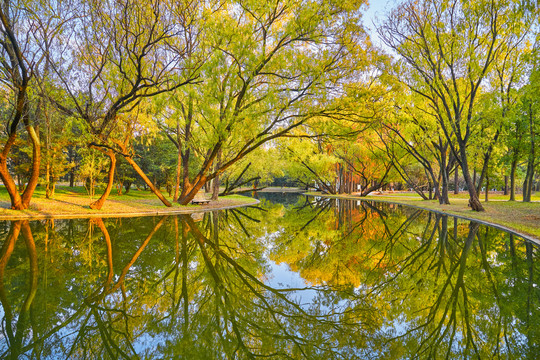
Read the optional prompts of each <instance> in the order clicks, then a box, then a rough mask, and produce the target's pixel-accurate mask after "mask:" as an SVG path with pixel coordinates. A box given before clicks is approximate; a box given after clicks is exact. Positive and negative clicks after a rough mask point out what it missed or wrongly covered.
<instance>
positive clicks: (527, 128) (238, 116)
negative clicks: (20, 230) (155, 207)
mask: <svg viewBox="0 0 540 360" xmlns="http://www.w3.org/2000/svg"><path fill="white" fill-rule="evenodd" d="M361 6H362V3H361V2H357V1H341V2H328V1H315V0H314V1H307V2H301V3H298V2H295V1H279V2H276V3H274V4H268V3H267V2H265V1H245V0H238V1H227V2H222V1H219V2H218V1H216V2H214V1H203V0H200V1H191V0H189V1H188V0H186V1H180V2H179V1H169V0H154V1H150V2H144V3H142V2H138V1H132V0H123V1H111V2H108V1H105V2H103V1H95V0H62V1H55V2H51V1H43V2H35V1H28V0H20V1H18V2H13V1H7V0H5V1H4V2H3V6H2V7H1V9H0V18H1V19H0V20H2V22H1V25H2V26H1V29H0V30H1V31H2V44H1V45H2V48H1V50H2V59H3V61H2V62H1V70H2V71H1V76H2V86H1V89H2V92H3V93H4V96H3V97H2V104H1V110H2V113H3V121H4V125H5V133H4V134H2V150H1V153H0V178H1V180H2V182H3V183H4V185H5V187H6V189H7V191H8V193H9V194H10V197H11V204H12V208H14V209H25V208H27V207H28V205H29V203H30V200H31V198H32V195H33V192H34V190H35V187H36V186H37V185H38V184H39V183H42V184H44V185H45V187H46V190H47V191H46V194H47V196H48V197H52V196H53V195H54V183H55V181H57V179H58V178H59V176H61V175H62V174H65V173H67V172H69V174H70V177H71V181H72V182H73V177H74V175H75V173H77V174H78V175H79V177H81V178H84V180H85V182H86V184H88V188H89V189H93V188H94V184H96V183H97V182H99V180H100V179H105V178H107V182H106V185H105V189H104V191H103V193H102V195H101V197H100V198H99V199H98V200H97V201H95V202H93V203H92V204H91V207H92V208H97V209H99V208H101V206H103V203H104V201H105V200H106V199H107V197H108V196H109V194H110V192H111V191H112V189H113V187H114V183H115V179H116V184H117V186H118V188H119V189H120V190H121V188H122V186H125V188H126V191H127V190H128V189H129V186H130V184H131V183H133V181H134V180H135V179H139V181H140V182H142V183H144V186H145V187H148V188H149V189H151V190H152V191H153V192H154V193H155V194H156V196H158V197H159V198H160V200H161V201H162V202H163V204H164V205H166V206H170V205H171V203H170V200H169V199H167V198H166V197H165V196H164V195H163V194H162V193H161V191H160V185H167V188H168V190H169V193H170V194H171V195H172V200H173V201H178V202H180V203H181V204H187V203H189V201H191V199H193V197H194V196H195V194H196V193H197V192H198V191H200V190H201V189H202V188H203V187H206V190H207V191H211V192H212V193H213V198H216V197H217V196H218V195H219V193H220V191H221V192H222V193H230V192H233V191H234V189H235V188H236V187H238V186H242V185H245V184H247V183H250V184H254V187H258V186H259V184H260V182H262V181H264V180H266V179H268V178H271V177H279V176H283V175H286V176H288V177H289V178H294V179H296V180H297V181H299V182H300V183H303V184H304V185H306V186H315V187H317V188H319V189H321V190H323V191H326V192H330V193H335V192H353V191H358V190H360V191H361V193H362V194H363V195H367V194H368V193H369V192H371V191H373V190H376V189H378V188H380V187H381V186H384V185H386V184H389V183H391V182H402V183H405V184H406V186H407V187H408V188H413V189H414V190H416V191H417V192H418V193H419V194H420V195H421V196H422V197H424V198H431V197H432V196H434V197H436V198H438V199H439V201H440V202H441V203H448V202H449V200H448V191H449V188H450V184H451V183H452V181H451V179H450V178H451V176H452V175H453V176H454V184H457V182H458V181H457V179H458V174H459V173H461V174H462V175H461V176H462V179H463V182H464V186H463V187H464V188H465V189H467V191H468V192H469V197H470V204H471V207H472V208H473V209H474V210H482V205H481V203H480V201H479V198H478V193H479V191H480V189H481V188H482V187H485V188H486V189H489V187H490V184H493V183H494V180H493V179H494V177H495V176H498V177H500V178H502V177H506V180H507V181H508V179H509V181H510V189H511V198H512V199H514V198H515V188H516V186H515V180H516V174H517V173H519V172H520V171H523V173H524V176H523V178H524V184H523V192H524V200H525V201H529V200H530V197H531V193H532V189H533V184H534V182H535V174H536V173H537V171H538V161H537V160H536V159H535V158H536V148H537V141H536V140H535V139H536V134H537V133H538V130H539V126H540V120H539V118H540V116H539V115H538V107H539V103H538V96H537V94H538V93H539V89H538V81H536V80H537V78H538V76H540V75H539V71H538V62H539V56H538V44H539V40H538V11H537V9H536V8H535V7H534V6H533V5H532V4H529V3H528V2H523V1H506V0H504V1H503V0H499V1H483V0H479V1H474V2H464V1H461V0H454V1H452V2H443V1H440V0H425V1H422V2H412V1H406V2H403V3H402V4H401V5H399V6H397V7H396V8H395V9H393V10H392V11H391V12H390V13H389V14H387V15H386V16H385V17H384V18H383V19H381V20H380V21H378V25H377V32H378V37H379V38H380V39H381V41H382V42H383V43H384V46H385V51H386V53H387V54H384V51H383V50H376V49H374V47H373V46H372V44H371V42H370V39H369V37H368V36H367V34H366V33H365V31H364V29H363V27H362V24H361V13H360V11H361ZM270 164H273V165H272V166H270ZM269 168H272V169H269ZM476 173H478V176H476ZM15 174H16V175H17V177H19V181H18V183H19V185H21V183H23V184H25V186H24V189H17V186H16V184H17V182H16V181H15V180H14V178H13V177H14V175H15ZM105 175H106V176H105ZM224 177H225V178H224ZM221 184H225V190H223V189H222V188H221V189H220V185H221ZM457 187H458V186H457V185H456V186H455V188H456V189H457ZM426 191H429V195H428V194H426V193H425V192H426ZM432 193H433V194H432Z"/></svg>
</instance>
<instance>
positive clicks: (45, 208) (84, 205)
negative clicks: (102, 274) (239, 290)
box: [0, 186, 256, 218]
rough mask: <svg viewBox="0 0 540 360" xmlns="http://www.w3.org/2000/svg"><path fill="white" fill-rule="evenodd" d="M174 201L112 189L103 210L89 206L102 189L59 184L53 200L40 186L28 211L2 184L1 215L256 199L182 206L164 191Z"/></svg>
mask: <svg viewBox="0 0 540 360" xmlns="http://www.w3.org/2000/svg"><path fill="white" fill-rule="evenodd" d="M163 195H164V196H165V198H167V199H168V200H169V201H170V202H171V204H172V208H168V207H166V206H165V205H163V203H162V202H161V201H160V200H159V199H158V198H157V197H156V196H155V195H154V194H153V193H152V192H151V191H149V190H148V191H145V190H139V189H136V188H134V189H131V190H130V191H129V193H127V194H121V195H119V194H118V192H117V191H116V189H113V191H112V192H111V194H110V196H109V198H108V199H107V201H106V202H105V204H104V206H103V208H102V209H101V210H93V209H90V207H89V205H90V203H92V202H93V201H95V200H97V199H98V198H99V197H100V196H101V192H96V194H95V196H94V197H92V198H91V197H90V196H89V195H88V193H87V191H86V189H85V188H84V187H83V186H76V187H73V188H71V187H69V186H57V187H56V191H55V194H54V198H53V199H46V197H45V188H44V187H37V188H36V191H35V192H34V195H33V197H32V201H31V203H30V208H29V209H28V210H23V211H20V210H11V209H10V205H11V203H10V198H9V195H8V193H7V191H6V189H5V188H4V187H0V217H4V218H9V217H11V216H28V217H39V216H50V217H54V216H55V215H62V216H67V215H74V216H79V215H80V216H85V215H92V216H95V215H100V214H103V215H109V216H111V215H114V214H129V213H133V214H139V213H158V212H159V213H165V212H167V211H171V210H173V211H184V210H185V211H187V212H189V211H193V210H210V209H212V208H220V207H224V206H225V207H226V206H235V205H242V204H249V203H253V202H255V201H256V200H254V199H252V198H248V197H245V196H241V195H230V196H224V197H220V198H219V201H218V202H212V203H210V204H207V205H204V206H202V205H180V204H178V203H176V202H172V198H171V197H169V196H168V194H167V193H163Z"/></svg>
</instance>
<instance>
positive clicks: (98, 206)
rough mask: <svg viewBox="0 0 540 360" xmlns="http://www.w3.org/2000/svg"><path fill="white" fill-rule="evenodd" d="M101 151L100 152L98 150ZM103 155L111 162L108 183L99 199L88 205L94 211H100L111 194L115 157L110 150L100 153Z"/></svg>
mask: <svg viewBox="0 0 540 360" xmlns="http://www.w3.org/2000/svg"><path fill="white" fill-rule="evenodd" d="M100 151H101V150H100ZM102 152H103V153H104V154H105V155H107V156H108V157H109V159H110V160H111V162H110V166H109V181H108V182H107V187H106V188H105V191H104V192H103V194H101V197H100V198H99V199H97V200H96V201H94V202H93V203H91V204H90V208H91V209H94V210H100V209H101V208H102V207H103V204H104V203H105V200H107V198H108V197H109V194H110V193H111V190H112V188H113V185H114V171H115V169H116V155H115V154H114V152H113V151H112V150H109V151H106V152H105V151H102Z"/></svg>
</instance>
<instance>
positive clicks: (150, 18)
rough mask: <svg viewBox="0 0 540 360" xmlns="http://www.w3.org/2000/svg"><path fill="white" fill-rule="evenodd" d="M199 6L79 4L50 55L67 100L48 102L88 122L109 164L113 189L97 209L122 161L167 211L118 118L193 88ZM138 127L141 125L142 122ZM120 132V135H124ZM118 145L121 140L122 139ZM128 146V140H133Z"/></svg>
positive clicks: (91, 0) (92, 0) (93, 0)
mask: <svg viewBox="0 0 540 360" xmlns="http://www.w3.org/2000/svg"><path fill="white" fill-rule="evenodd" d="M197 4H198V3H197V2H194V1H165V0H153V1H148V2H142V1H133V0H124V1H104V2H103V1H98V0H77V1H75V2H74V4H73V6H74V9H73V20H72V21H71V22H70V23H69V27H67V29H68V30H69V31H68V30H66V32H65V34H64V37H63V38H62V41H61V42H58V43H57V44H56V45H55V47H54V48H53V51H52V52H51V53H50V58H49V60H50V63H51V65H52V67H53V68H54V70H55V73H56V75H57V79H58V85H59V86H61V87H62V88H63V89H64V92H63V93H61V94H56V95H52V96H49V98H50V99H51V100H52V101H53V102H54V103H55V104H56V105H57V106H58V107H59V108H60V109H62V110H63V111H64V112H65V113H67V114H68V115H71V116H74V117H77V118H80V119H82V120H84V122H85V123H86V125H87V127H88V129H89V133H90V135H91V137H90V138H89V141H88V145H89V146H91V147H93V148H95V149H97V150H99V151H101V152H103V153H104V154H105V155H107V156H108V157H109V158H110V168H109V180H108V183H107V187H106V189H105V191H104V193H103V195H102V196H101V198H100V199H98V200H97V201H96V202H94V203H92V204H91V205H90V207H91V208H94V209H100V208H101V206H103V203H104V201H105V199H106V198H107V196H108V195H109V193H110V191H111V190H112V187H113V181H114V171H115V164H116V156H117V155H121V156H123V157H124V158H126V159H127V160H128V162H130V164H131V165H133V166H134V167H135V170H136V171H137V172H138V173H139V175H141V177H142V178H143V179H144V180H145V182H147V184H148V185H149V186H150V188H151V189H152V190H153V191H154V193H155V194H156V195H157V196H158V197H159V198H160V200H161V201H162V202H163V203H164V204H165V205H167V206H171V204H170V203H169V201H168V200H167V199H165V197H164V196H163V195H162V194H161V193H160V192H159V190H158V189H157V188H156V187H155V186H153V184H152V183H151V182H150V180H148V178H147V177H146V176H145V175H144V173H142V171H141V170H140V168H138V167H137V165H136V163H135V162H134V161H133V159H132V157H133V154H132V153H131V152H127V151H126V147H123V146H120V145H124V144H125V135H126V131H129V127H131V128H133V127H135V126H134V125H133V124H130V125H129V124H128V125H129V126H127V128H128V129H127V128H126V125H125V124H120V122H119V115H121V114H123V113H132V112H133V111H134V110H137V108H138V106H139V105H140V104H141V102H142V101H143V100H145V99H150V98H153V97H155V96H156V95H159V94H162V93H166V92H169V91H172V90H175V89H178V88H179V87H181V86H184V85H186V84H189V83H190V82H193V81H194V80H195V78H196V77H197V75H196V66H193V67H191V66H190V65H187V63H188V62H187V61H186V58H187V55H188V53H189V52H190V49H192V48H193V47H194V46H196V41H197V40H196V37H197V33H196V30H194V29H193V28H192V27H194V26H195V25H194V24H195V20H194V19H195V17H196V14H197ZM135 120H136V119H135ZM119 133H120V134H119ZM115 138H116V140H115ZM128 140H129V139H128Z"/></svg>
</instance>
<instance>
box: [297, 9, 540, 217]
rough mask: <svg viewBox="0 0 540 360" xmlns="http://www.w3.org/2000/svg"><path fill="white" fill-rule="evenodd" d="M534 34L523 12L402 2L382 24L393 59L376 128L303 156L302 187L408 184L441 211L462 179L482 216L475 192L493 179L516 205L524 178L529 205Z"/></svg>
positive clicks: (530, 16) (536, 121) (375, 96)
mask: <svg viewBox="0 0 540 360" xmlns="http://www.w3.org/2000/svg"><path fill="white" fill-rule="evenodd" d="M538 27H539V24H538V9H537V8H535V6H534V5H532V4H530V5H527V3H526V2H512V1H474V2H464V1H460V0H454V1H451V2H446V1H438V0H426V1H421V2H413V1H406V2H403V3H402V4H401V5H399V6H397V7H396V8H395V9H393V10H392V11H391V12H390V13H389V14H388V15H387V16H386V17H385V18H384V19H382V20H380V21H379V22H378V25H377V32H378V35H379V38H380V39H381V40H382V42H383V43H384V44H385V46H386V49H387V51H388V52H389V53H391V55H392V56H391V57H390V58H391V61H388V62H380V65H381V68H380V71H379V73H378V74H379V77H378V78H377V80H376V81H374V82H373V83H372V84H371V87H370V88H369V89H368V90H366V91H369V93H370V95H371V97H372V101H370V102H368V103H369V104H370V106H371V107H372V109H373V104H376V105H375V109H374V110H373V111H374V112H373V113H374V119H375V121H374V122H372V124H371V127H370V128H369V129H368V130H367V131H366V130H365V129H364V130H362V131H360V135H358V133H357V132H358V131H354V130H358V128H349V129H348V130H349V132H343V131H341V132H339V133H337V134H336V133H335V132H334V136H333V137H327V138H325V142H324V144H321V140H320V139H317V142H311V144H310V145H308V146H311V150H309V151H307V152H306V151H304V155H303V157H302V155H297V156H298V157H300V164H302V165H303V166H302V170H301V171H299V173H301V174H302V175H301V176H300V177H301V178H302V177H303V179H304V180H303V181H304V182H313V181H314V182H315V183H317V184H318V185H317V186H318V187H319V188H320V189H322V190H324V191H327V192H332V193H335V192H349V191H350V190H349V189H350V188H351V187H352V188H354V191H357V190H358V188H357V184H358V185H361V187H360V188H361V189H362V194H364V195H365V194H367V193H369V192H370V191H372V190H374V189H376V188H379V187H381V186H384V185H385V184H389V183H391V182H396V181H401V182H404V183H406V186H407V187H408V188H412V189H414V190H415V191H417V192H418V193H419V194H420V195H421V196H422V197H423V198H424V199H427V198H428V197H429V198H431V197H432V194H431V193H432V192H433V196H434V197H436V198H437V199H438V200H439V201H440V203H441V204H448V203H449V199H448V192H449V188H450V185H451V184H452V185H453V186H454V189H455V190H456V191H458V188H459V185H458V184H459V181H460V180H461V181H462V182H464V184H463V188H464V189H466V190H467V191H468V193H469V197H470V206H471V207H472V209H474V210H477V211H482V210H483V207H482V205H481V203H480V201H479V195H478V194H479V192H480V190H481V189H482V188H483V187H485V189H486V193H487V191H488V190H489V188H490V186H491V187H493V186H494V185H493V184H494V183H496V181H494V178H495V177H497V178H498V179H496V180H497V181H498V182H502V181H503V180H502V179H503V178H504V184H505V185H504V187H505V188H508V180H509V179H510V186H509V188H510V199H511V200H514V199H515V189H516V184H515V182H516V174H517V173H518V172H520V171H521V172H522V173H523V176H522V178H523V180H524V183H523V199H524V201H530V199H531V193H532V189H533V185H534V183H535V174H536V173H537V172H538V165H539V162H538V160H537V156H536V154H537V151H538V150H537V147H538V142H537V140H536V137H537V134H538V131H539V130H540V115H539V109H540V107H539V106H540V103H539V98H538V94H539V93H540V89H539V88H538V76H539V75H540V72H539V71H538V69H539V66H538V65H539V60H540V57H539V48H538V46H539V37H538V36H539V33H538ZM382 66H384V67H382ZM325 132H328V129H327V128H322V130H321V129H319V131H318V133H319V134H324V133H325ZM350 134H353V135H352V136H349V137H347V138H346V139H345V141H344V140H343V137H345V136H347V135H350ZM294 148H298V147H297V146H294ZM304 149H305V148H304ZM308 159H310V160H308ZM344 173H345V174H349V175H345V176H344ZM459 173H461V176H460V175H459ZM452 175H453V176H454V179H453V182H452V180H451V176H452ZM344 183H345V184H347V185H345V186H344V185H343V184H344ZM351 183H352V186H351V185H350V184H351ZM499 186H501V187H502V185H499ZM426 189H429V192H430V194H429V196H428V195H427V194H425V191H426Z"/></svg>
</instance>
